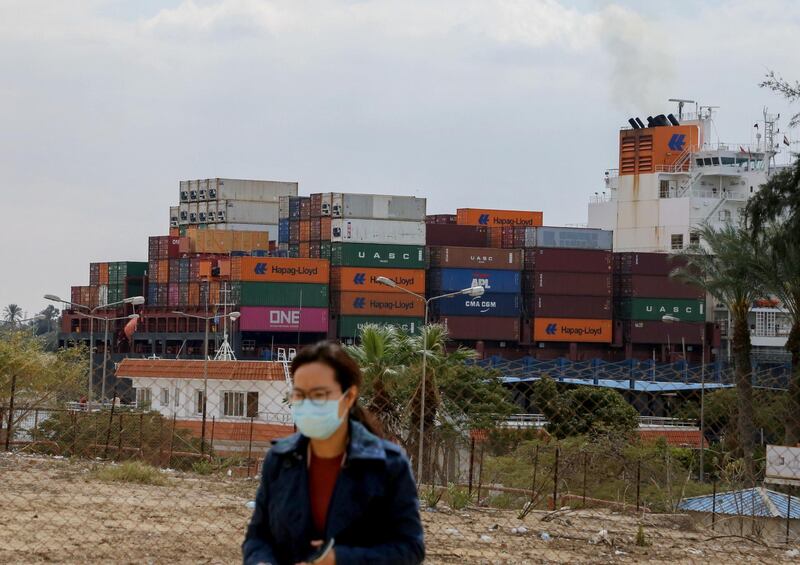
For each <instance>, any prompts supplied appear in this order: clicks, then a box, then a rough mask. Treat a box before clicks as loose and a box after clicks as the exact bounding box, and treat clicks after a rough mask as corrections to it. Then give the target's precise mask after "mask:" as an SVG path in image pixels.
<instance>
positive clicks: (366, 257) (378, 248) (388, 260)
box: [330, 243, 425, 269]
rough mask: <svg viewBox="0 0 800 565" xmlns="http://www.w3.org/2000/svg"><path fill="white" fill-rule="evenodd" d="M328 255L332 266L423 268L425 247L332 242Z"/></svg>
mask: <svg viewBox="0 0 800 565" xmlns="http://www.w3.org/2000/svg"><path fill="white" fill-rule="evenodd" d="M330 256H331V265H334V266H342V267H389V268H395V269H423V268H425V248H424V247H422V246H421V245H393V244H385V245H379V244H375V243H332V244H331V246H330Z"/></svg>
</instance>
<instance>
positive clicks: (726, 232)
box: [672, 224, 763, 477]
mask: <svg viewBox="0 0 800 565" xmlns="http://www.w3.org/2000/svg"><path fill="white" fill-rule="evenodd" d="M698 234H699V236H700V240H701V243H700V244H695V245H692V246H690V247H688V248H687V249H685V250H684V251H682V252H681V253H679V254H678V256H679V257H681V258H682V259H684V260H685V262H686V264H685V266H683V267H679V268H677V269H675V271H673V273H672V276H674V277H676V278H678V279H680V280H683V281H685V282H687V283H689V284H693V285H695V286H697V287H699V288H702V289H704V290H705V291H706V292H707V293H708V294H710V295H711V296H713V297H714V298H716V299H717V301H719V302H720V303H722V304H724V305H725V306H726V307H727V309H728V311H729V312H730V314H731V319H732V322H733V358H734V365H735V367H734V369H735V380H736V396H737V407H738V424H739V426H738V428H739V430H738V431H739V434H738V443H739V449H740V451H741V455H742V458H743V459H744V462H745V467H746V469H747V471H748V473H749V475H750V477H752V476H753V473H754V467H753V450H754V448H755V442H754V440H755V426H754V424H753V383H752V377H751V373H752V365H751V360H750V348H751V345H750V326H749V324H748V321H747V317H748V313H749V311H750V306H751V305H752V303H753V301H754V300H756V299H757V298H760V297H761V296H763V286H762V285H761V284H760V282H759V281H758V280H757V279H756V278H754V277H753V265H755V264H757V263H758V257H759V254H760V253H762V252H763V250H761V249H758V248H757V245H756V242H755V241H754V240H753V239H752V238H751V237H750V233H749V232H748V231H747V230H746V229H745V228H744V227H743V226H734V225H731V224H727V225H726V226H724V227H722V228H719V229H716V228H714V227H713V226H710V225H708V224H704V225H703V226H701V227H700V229H699V230H698Z"/></svg>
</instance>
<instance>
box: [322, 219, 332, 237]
mask: <svg viewBox="0 0 800 565" xmlns="http://www.w3.org/2000/svg"><path fill="white" fill-rule="evenodd" d="M319 232H320V239H321V240H322V241H330V240H331V217H330V216H323V217H322V218H321V219H320V228H319Z"/></svg>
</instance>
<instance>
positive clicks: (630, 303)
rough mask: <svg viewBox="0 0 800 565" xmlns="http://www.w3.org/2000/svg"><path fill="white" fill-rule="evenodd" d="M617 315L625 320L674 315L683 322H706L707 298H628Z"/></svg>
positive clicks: (617, 309) (621, 304) (619, 308)
mask: <svg viewBox="0 0 800 565" xmlns="http://www.w3.org/2000/svg"><path fill="white" fill-rule="evenodd" d="M616 316H617V317H618V318H621V319H624V320H654V321H659V322H660V321H661V319H662V317H664V316H673V317H675V318H678V319H679V320H680V321H681V322H704V321H705V319H706V310H705V300H680V299H674V298H626V299H624V300H622V301H621V302H620V303H619V305H618V307H617V308H616Z"/></svg>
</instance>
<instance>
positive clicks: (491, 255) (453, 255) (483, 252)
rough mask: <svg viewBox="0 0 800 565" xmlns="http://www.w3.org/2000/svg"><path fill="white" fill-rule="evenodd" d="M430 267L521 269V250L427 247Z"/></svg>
mask: <svg viewBox="0 0 800 565" xmlns="http://www.w3.org/2000/svg"><path fill="white" fill-rule="evenodd" d="M428 253H429V256H430V266H431V267H434V268H435V267H450V268H457V269H503V270H510V271H521V270H522V251H520V250H512V249H493V248H487V247H454V246H451V247H429V248H428Z"/></svg>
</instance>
